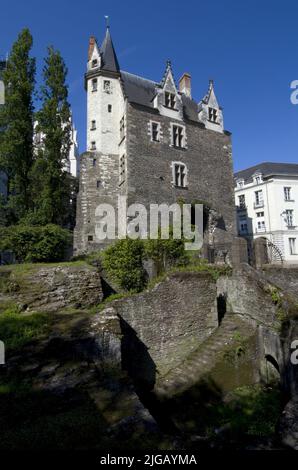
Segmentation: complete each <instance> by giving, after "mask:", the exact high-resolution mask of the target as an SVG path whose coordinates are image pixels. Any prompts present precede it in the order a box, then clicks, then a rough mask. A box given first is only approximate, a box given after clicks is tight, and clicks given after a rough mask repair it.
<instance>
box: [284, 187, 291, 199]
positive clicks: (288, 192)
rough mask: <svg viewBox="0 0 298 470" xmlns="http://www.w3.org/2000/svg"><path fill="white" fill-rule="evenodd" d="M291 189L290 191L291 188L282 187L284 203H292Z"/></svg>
mask: <svg viewBox="0 0 298 470" xmlns="http://www.w3.org/2000/svg"><path fill="white" fill-rule="evenodd" d="M291 189H292V186H284V199H285V201H292V197H291Z"/></svg>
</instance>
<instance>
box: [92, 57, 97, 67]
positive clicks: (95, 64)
mask: <svg viewBox="0 0 298 470" xmlns="http://www.w3.org/2000/svg"><path fill="white" fill-rule="evenodd" d="M97 66H98V60H97V59H93V60H92V68H93V69H94V68H95V67H97Z"/></svg>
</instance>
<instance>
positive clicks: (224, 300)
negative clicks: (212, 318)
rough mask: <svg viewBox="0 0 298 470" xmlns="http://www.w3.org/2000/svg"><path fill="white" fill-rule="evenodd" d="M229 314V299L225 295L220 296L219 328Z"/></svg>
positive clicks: (218, 304)
mask: <svg viewBox="0 0 298 470" xmlns="http://www.w3.org/2000/svg"><path fill="white" fill-rule="evenodd" d="M226 312H227V298H226V296H225V294H220V295H219V296H218V297H217V319H218V326H220V324H221V322H222V320H223V319H224V316H225V314H226Z"/></svg>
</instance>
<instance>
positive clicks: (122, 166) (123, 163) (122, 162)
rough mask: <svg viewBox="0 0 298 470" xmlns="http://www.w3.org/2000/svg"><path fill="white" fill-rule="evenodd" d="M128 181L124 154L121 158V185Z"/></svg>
mask: <svg viewBox="0 0 298 470" xmlns="http://www.w3.org/2000/svg"><path fill="white" fill-rule="evenodd" d="M125 180H126V155H125V153H123V154H122V155H121V157H120V158H119V185H121V184H123V183H124V181H125Z"/></svg>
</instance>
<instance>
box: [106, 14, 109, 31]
mask: <svg viewBox="0 0 298 470" xmlns="http://www.w3.org/2000/svg"><path fill="white" fill-rule="evenodd" d="M105 20H106V27H107V28H109V27H110V18H109V15H105Z"/></svg>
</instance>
